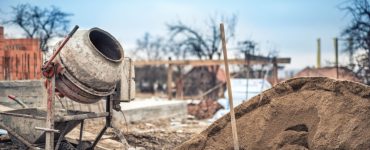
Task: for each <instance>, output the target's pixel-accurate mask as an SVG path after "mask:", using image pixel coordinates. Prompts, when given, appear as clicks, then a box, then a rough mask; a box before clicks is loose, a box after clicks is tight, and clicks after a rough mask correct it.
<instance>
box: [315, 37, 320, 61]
mask: <svg viewBox="0 0 370 150" xmlns="http://www.w3.org/2000/svg"><path fill="white" fill-rule="evenodd" d="M316 59H317V60H316V61H317V62H316V68H321V40H320V38H318V39H317V58H316Z"/></svg>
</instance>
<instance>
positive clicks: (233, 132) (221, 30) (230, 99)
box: [220, 23, 239, 150]
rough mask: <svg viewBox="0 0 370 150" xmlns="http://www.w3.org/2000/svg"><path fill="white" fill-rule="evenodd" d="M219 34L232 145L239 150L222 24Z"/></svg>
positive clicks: (235, 149)
mask: <svg viewBox="0 0 370 150" xmlns="http://www.w3.org/2000/svg"><path fill="white" fill-rule="evenodd" d="M220 32H221V41H222V50H223V53H224V60H225V71H226V79H227V80H226V81H227V82H226V83H227V88H228V89H227V93H228V95H229V104H230V117H231V120H230V121H231V130H232V134H233V143H234V150H239V141H238V132H237V128H236V121H235V112H234V104H233V95H232V89H231V83H230V73H229V64H228V61H227V50H226V39H225V29H224V24H223V23H221V24H220Z"/></svg>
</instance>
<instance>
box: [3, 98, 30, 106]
mask: <svg viewBox="0 0 370 150" xmlns="http://www.w3.org/2000/svg"><path fill="white" fill-rule="evenodd" d="M8 98H10V99H12V100H14V101H15V102H17V103H18V104H19V105H21V106H22V108H28V106H27V105H26V104H25V103H23V102H22V101H21V100H19V99H17V98H16V96H14V95H8Z"/></svg>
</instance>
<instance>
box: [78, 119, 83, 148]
mask: <svg viewBox="0 0 370 150" xmlns="http://www.w3.org/2000/svg"><path fill="white" fill-rule="evenodd" d="M83 130H84V120H82V122H81V126H80V138H79V140H78V146H77V149H78V150H81V149H82V133H83Z"/></svg>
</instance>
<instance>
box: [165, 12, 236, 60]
mask: <svg viewBox="0 0 370 150" xmlns="http://www.w3.org/2000/svg"><path fill="white" fill-rule="evenodd" d="M220 22H224V23H225V24H226V25H227V32H226V33H227V35H226V38H227V39H230V38H233V37H234V32H235V26H236V22H237V16H236V15H232V16H230V17H228V16H223V15H221V16H216V17H210V18H209V21H207V25H208V26H206V27H207V29H206V30H203V31H201V30H197V29H195V28H192V27H191V26H190V25H186V24H184V23H182V22H181V21H178V22H177V23H174V24H168V25H167V26H168V30H169V31H170V34H171V36H170V38H171V40H173V41H177V42H178V43H181V47H179V48H181V49H178V50H186V51H189V54H191V55H194V56H196V57H198V58H199V59H203V58H205V59H213V58H214V55H216V54H218V53H219V52H220V47H219V46H220V42H221V38H220V30H219V23H220Z"/></svg>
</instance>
